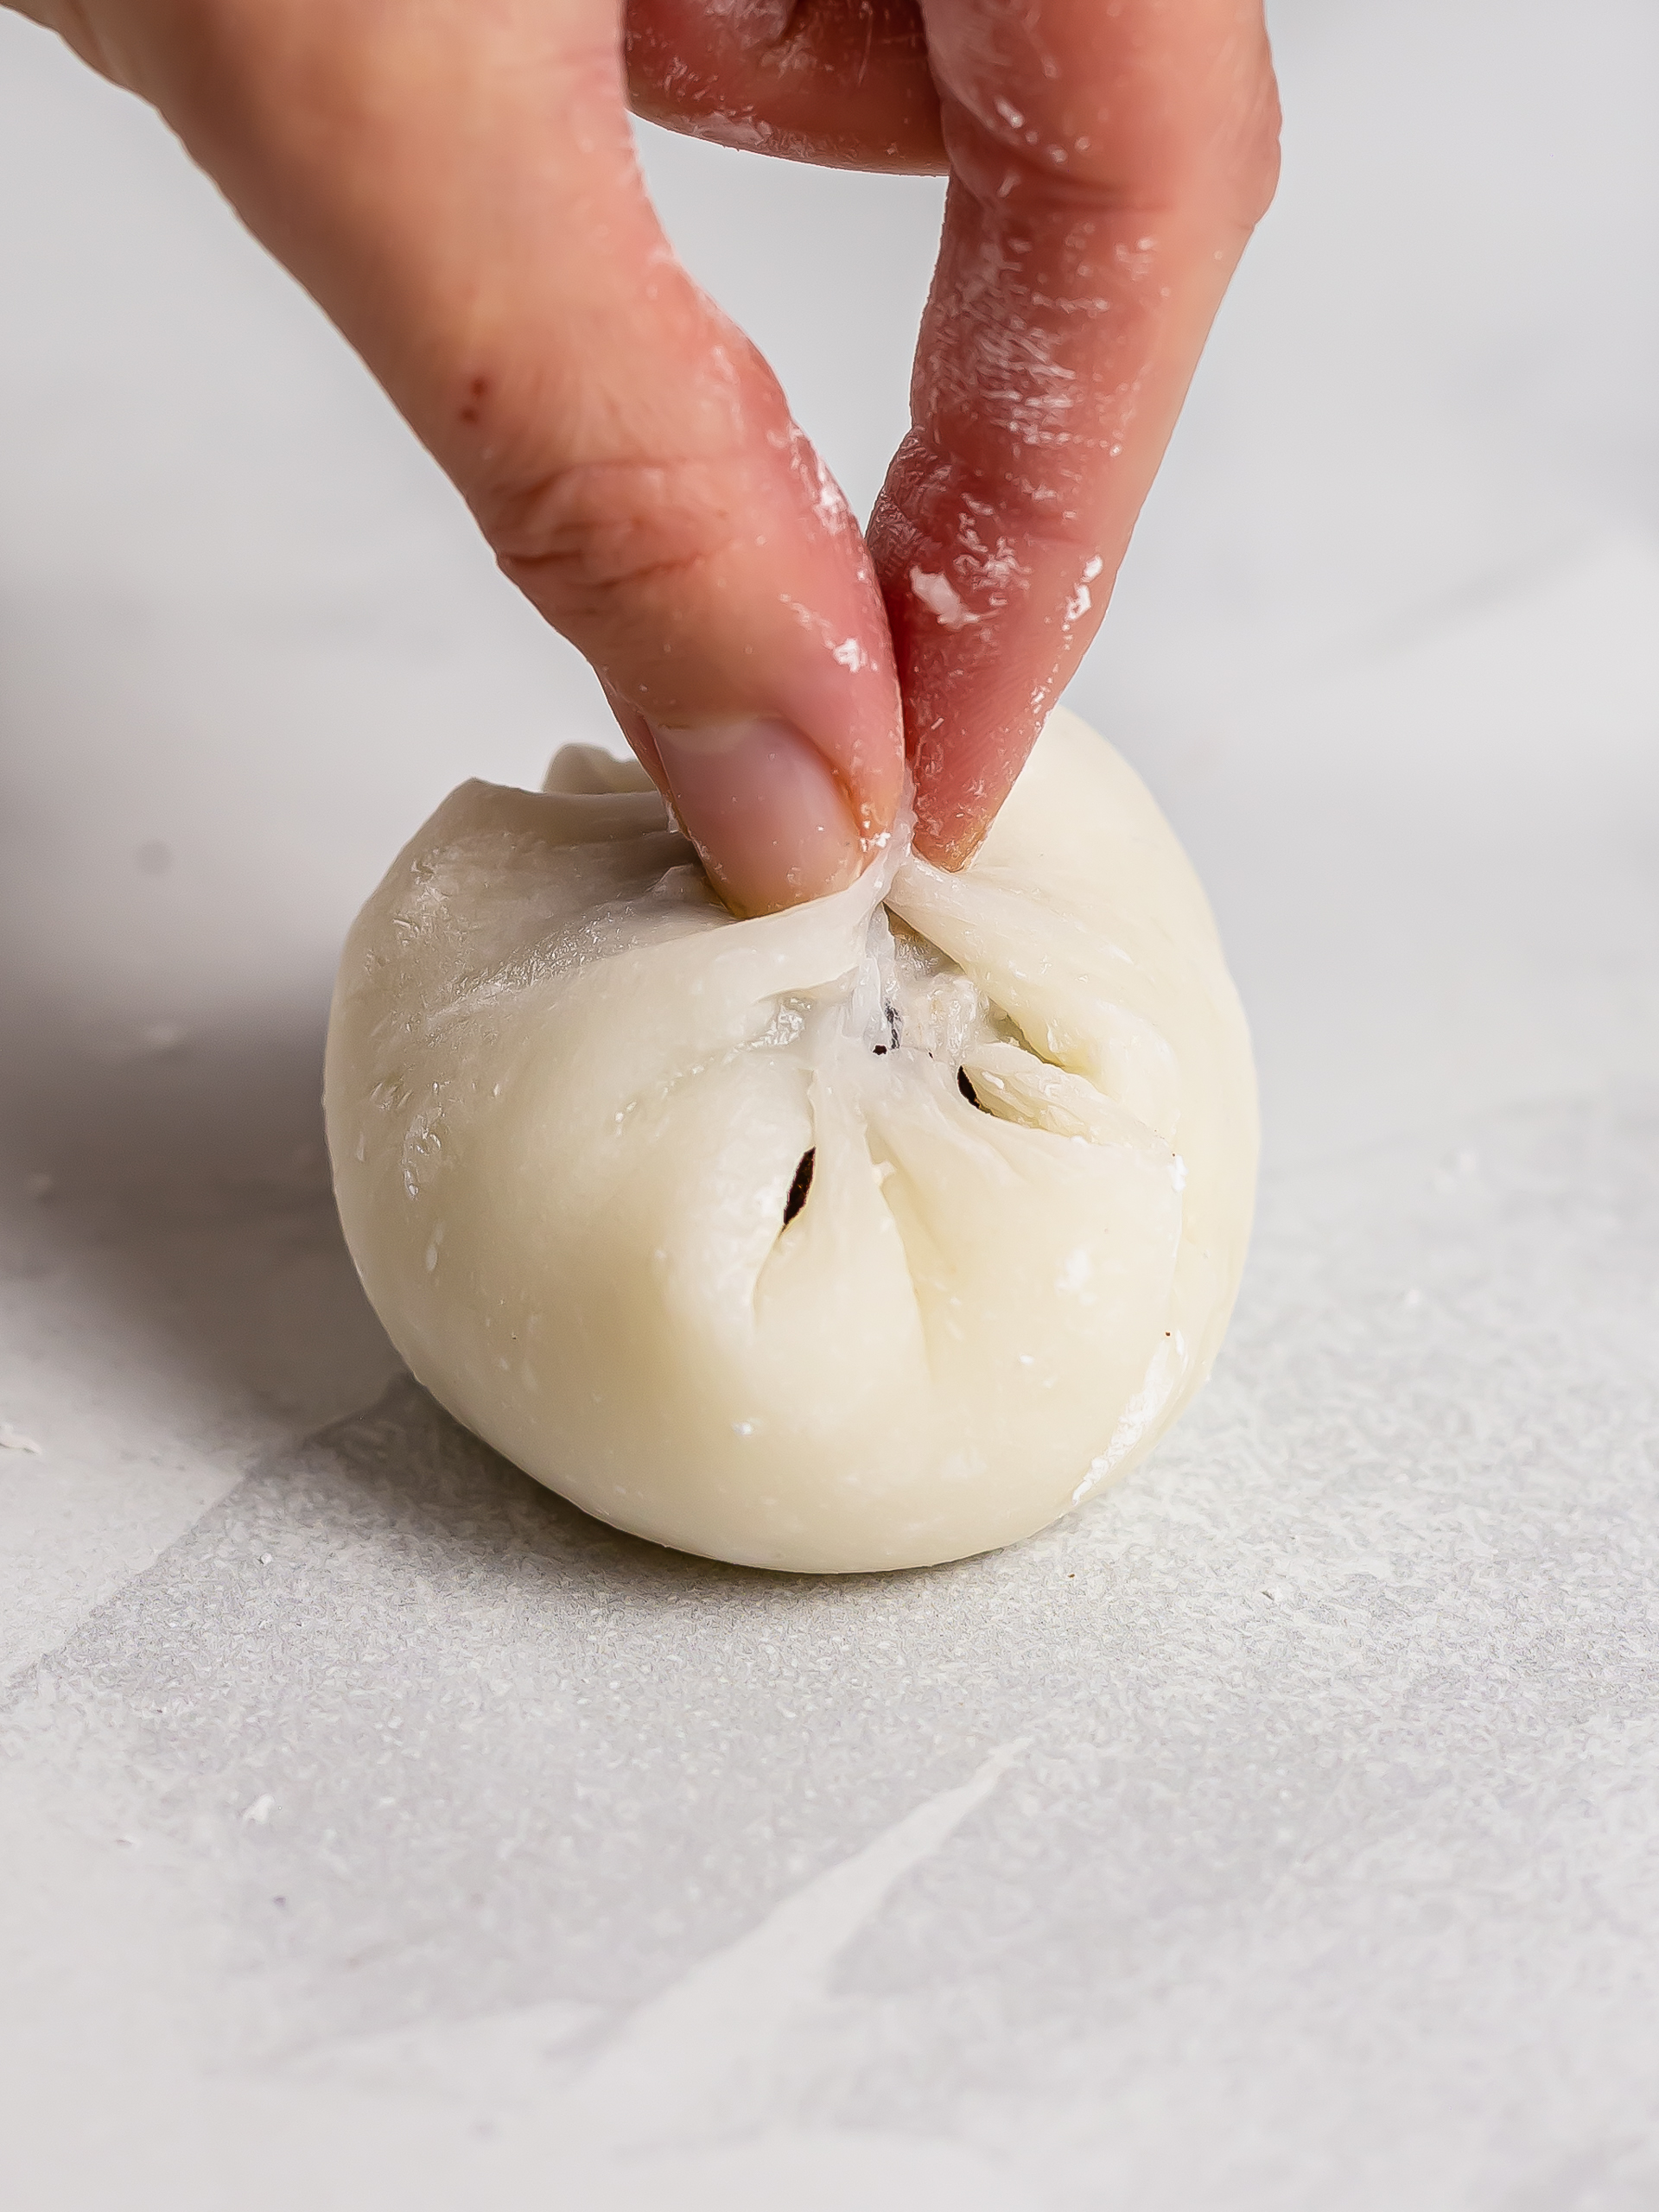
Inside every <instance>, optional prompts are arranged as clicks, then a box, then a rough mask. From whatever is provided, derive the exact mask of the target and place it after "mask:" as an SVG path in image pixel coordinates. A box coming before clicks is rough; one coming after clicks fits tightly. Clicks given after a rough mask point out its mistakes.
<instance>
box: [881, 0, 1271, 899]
mask: <svg viewBox="0 0 1659 2212" xmlns="http://www.w3.org/2000/svg"><path fill="white" fill-rule="evenodd" d="M921 4H922V12H923V16H924V18H925V23H926V28H927V36H928V51H929V55H930V59H931V66H932V69H933V74H934V78H935V81H936V82H937V84H938V88H939V93H940V100H941V108H942V114H943V120H944V143H945V147H946V149H947V151H948V153H949V155H950V168H951V181H950V190H949V194H948V196H947V199H946V203H945V219H944V238H943V240H942V243H941V245H940V250H939V259H938V269H937V270H936V272H935V276H934V280H933V289H932V291H931V296H930V297H929V300H928V304H927V309H926V312H925V315H924V318H923V322H922V333H921V339H920V343H919V345H918V349H917V354H916V367H915V373H914V377H913V380H912V391H911V406H912V429H911V431H910V434H909V435H908V436H907V437H906V439H905V441H904V443H903V444H902V445H901V446H900V447H899V452H898V454H897V455H896V456H895V458H894V460H893V466H892V467H891V468H890V469H889V471H888V473H887V482H886V484H885V486H883V488H882V492H881V495H880V499H878V501H877V503H876V508H875V512H874V515H873V516H872V518H871V524H870V532H869V537H870V545H871V550H872V551H873V553H874V556H875V560H876V565H877V569H878V570H879V572H880V578H881V583H882V589H883V594H884V596H885V598H886V601H887V614H888V620H889V622H890V624H891V626H892V630H893V643H894V646H895V649H896V652H897V656H898V664H899V677H900V682H901V684H902V687H903V690H904V695H905V713H906V744H907V747H908V750H909V753H910V760H911V766H912V772H913V774H914V776H915V779H916V801H917V842H918V844H919V846H920V847H921V849H922V850H923V851H924V852H925V854H927V855H929V856H930V857H931V858H933V859H935V860H938V861H944V863H945V864H947V865H950V866H957V865H960V863H961V862H962V861H963V860H965V859H966V858H967V857H968V856H969V854H971V852H972V851H973V850H974V849H975V847H976V845H977V843H978V842H979V840H980V839H981V837H982V836H983V835H984V832H985V829H986V828H987V826H988V823H989V822H990V821H991V818H992V817H993V816H994V815H995V812H996V810H997V808H998V807H999V806H1000V805H1001V802H1002V800H1003V799H1004V798H1006V796H1007V792H1008V790H1009V788H1010V787H1011V785H1013V782H1014V778H1015V777H1016V776H1017V775H1018V774H1019V772H1020V767H1021V766H1023V764H1024V761H1025V759H1026V755H1027V753H1029V751H1030V750H1031V747H1032V746H1033V743H1034V742H1035V741H1036V737H1037V734H1038V732H1039V730H1040V728H1042V723H1043V719H1044V717H1045V716H1046V714H1047V712H1048V709H1049V708H1050V707H1051V706H1052V703H1053V702H1054V700H1055V699H1056V698H1057V697H1058V695H1059V693H1060V691H1061V690H1063V689H1064V688H1065V683H1067V681H1068V680H1069V678H1070V677H1071V673H1072V671H1073V670H1074V669H1075V667H1076V666H1077V661H1078V660H1079V658H1081V656H1082V654H1083V652H1084V648H1085V646H1086V645H1088V644H1089V642H1090V639H1091V638H1092V637H1093V636H1094V633H1095V632H1096V629H1097V627H1098V626H1099V623H1100V619H1101V616H1102V614H1103V613H1104V611H1105V607H1106V602H1107V600H1108V598H1109V594H1110V592H1111V588H1112V585H1113V583H1114V582H1115V580H1116V574H1117V569H1118V566H1119V564H1120V563H1121V562H1122V557H1123V555H1124V552H1125V550H1126V549H1127V547H1128V541H1129V535H1130V532H1131V531H1133V529H1134V527H1135V518H1136V517H1137V515H1138V514H1139V513H1140V511H1141V502H1142V501H1143V500H1144V499H1145V498H1146V495H1147V490H1148V488H1149V487H1150V486H1151V483H1152V480H1153V477H1154V474H1156V471H1157V467H1158V464H1159V462H1160V460H1161V459H1162V457H1163V453H1164V448H1165V446H1166V444H1167V442H1168V440H1169V435H1170V432H1171V430H1172V429H1173V426H1174V422H1175V417H1176V416H1177V414H1178V413H1179V409H1180V405H1181V402H1182V400H1183V398H1184V397H1185V393H1186V388H1187V385H1188V383H1189V382H1190V380H1191V378H1192V372H1193V369H1194V368H1195V366H1196V365H1197V363H1198V354H1199V352H1200V350H1201V349H1202V347H1203V345H1204V341H1205V337H1206V336H1207V334H1208V333H1209V329H1210V325H1211V321H1212V319H1213V317H1214V315H1215V312H1216V309H1217V306H1218V305H1219V304H1220V302H1221V297H1222V295H1223V293H1224V290H1225V289H1226V286H1227V283H1228V279H1229V278H1230V276H1231V274H1232V271H1233V269H1234V267H1235V266H1236V264H1237V261H1238V257H1239V256H1240V254H1241V253H1242V252H1243V248H1244V245H1245V243H1246V241H1247V239H1248V238H1249V234H1250V232H1251V230H1252V229H1253V227H1254V226H1255V222H1256V220H1257V219H1259V217H1260V216H1261V214H1262V213H1263V211H1264V210H1265V208H1266V207H1267V205H1268V200H1270V199H1271V197H1272V194H1273V188H1274V182H1275V181H1276V177H1277V173H1278V153H1277V145H1278V102H1277V99H1276V95H1275V92H1274V79H1273V69H1272V64H1271V60H1270V59H1269V55H1268V41H1267V33H1266V29H1265V27H1264V25H1263V22H1262V9H1261V4H1260V0H1025V4H1023V5H1020V6H1018V7H1016V6H1014V5H1011V4H1009V0H921Z"/></svg>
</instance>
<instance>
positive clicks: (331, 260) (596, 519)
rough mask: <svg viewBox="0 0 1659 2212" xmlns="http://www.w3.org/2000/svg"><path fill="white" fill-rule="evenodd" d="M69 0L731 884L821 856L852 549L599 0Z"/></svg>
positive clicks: (857, 556)
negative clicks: (703, 289) (668, 205)
mask: <svg viewBox="0 0 1659 2212" xmlns="http://www.w3.org/2000/svg"><path fill="white" fill-rule="evenodd" d="M55 3H56V0H31V4H44V5H48V6H50V5H53V4H55ZM64 4H65V5H66V6H67V5H69V4H71V0H64ZM73 5H74V15H75V18H76V22H75V26H74V27H75V29H76V30H77V33H78V39H79V43H80V44H81V47H82V50H83V51H86V52H88V54H89V58H92V59H93V60H96V61H98V62H99V64H100V65H101V66H103V67H105V69H106V71H107V72H108V73H110V74H111V75H114V76H116V77H118V79H119V80H120V81H122V82H124V83H126V84H128V85H129V86H130V87H131V88H132V89H134V90H136V91H137V92H140V93H141V94H142V95H143V97H145V98H146V99H149V100H151V101H152V102H153V103H154V104H155V105H156V107H158V108H159V109H160V110H161V111H162V114H163V115H164V116H165V117H166V118H167V119H168V122H169V123H170V124H172V125H173V127H174V128H175V130H177V131H178V132H179V134H180V136H181V137H182V139H183V140H184V143H185V144H186V145H187V147H188V149H189V150H190V151H191V152H192V153H193V154H194V156H195V157H196V158H197V159H198V160H199V161H200V162H201V164H202V166H203V167H204V168H207V170H208V171H209V172H210V174H211V175H213V177H214V178H215V179H216V180H217V181H218V182H219V185H220V187H221V188H222V189H223V190H224V191H225V192H226V194H227V195H228V197H229V198H230V199H231V200H232V203H233V204H234V205H235V207H237V208H238V211H239V212H240V213H241V214H242V216H243V217H244V219H245V221H246V222H247V223H248V225H249V226H250V228H251V229H252V230H253V231H254V232H256V233H257V235H258V236H259V237H260V238H263V239H264V242H265V244H266V245H268V246H270V249H271V250H272V251H273V252H275V253H276V254H277V257H278V258H279V259H281V260H282V261H283V263H285V264H286V265H287V266H288V267H289V269H290V270H292V271H293V272H294V274H295V275H296V276H297V277H299V278H300V280H301V282H302V283H304V284H305V285H306V286H307V288H308V289H309V290H310V291H311V292H312V293H313V295H314V296H315V297H316V298H317V300H318V301H319V302H321V305H322V306H323V307H324V308H325V309H326V310H327V312H328V313H329V314H330V315H332V316H333V318H334V321H336V322H337V323H338V324H339V325H340V328H341V329H342V330H343V331H344V332H345V333H346V336H347V337H348V338H349V339H350V340H352V342H353V344H354V345H355V346H357V348H358V350H359V352H360V353H362V355H363V357H364V359H365V361H366V362H367V363H368V365H369V366H370V367H371V369H372V371H373V372H374V373H375V374H376V375H377V376H378V378H379V379H380V381H381V382H382V383H383V384H384V385H385V388H386V390H387V391H389V392H390V394H391V397H392V398H393V399H394V400H395V401H396V403H397V405H398V406H399V408H400V409H401V410H403V412H404V415H405V416H407V417H408V419H409V421H410V423H412V424H413V426H414V428H415V429H416V431H417V432H418V434H419V435H420V436H421V437H422V438H423V440H424V442H426V444H427V445H428V446H429V448H430V449H431V451H432V452H433V454H435V456H436V458H437V459H438V461H440V462H441V463H442V466H443V467H444V468H445V469H446V470H447V471H448V474H450V476H451V477H452V478H453V479H454V481H455V483H456V484H457V485H458V486H459V487H460V488H461V492H462V493H463V494H464V495H465V497H466V498H467V501H468V503H469V504H470V505H471V506H472V508H473V511H474V513H475V514H476V516H477V518H478V519H479V522H480V524H481V525H482V527H483V530H484V531H485V534H486V537H487V538H488V540H489V542H490V543H491V545H492V547H493V549H494V551H495V553H496V556H497V558H498V559H499V562H500V564H501V566H502V568H503V569H505V572H506V573H507V574H508V575H510V576H511V577H512V579H513V580H514V582H517V583H518V584H519V585H520V586H521V587H522V588H523V589H524V591H525V592H526V593H527V594H529V596H530V598H531V600H532V601H534V603H535V604H536V605H537V607H539V608H540V610H541V611H542V613H543V614H545V615H546V616H547V618H548V620H550V622H552V623H553V624H554V625H555V626H556V627H557V628H558V629H560V630H561V631H563V633H564V634H565V635H566V636H567V637H568V638H569V639H572V641H573V642H574V643H575V645H578V646H579V647H580V648H581V650H582V652H584V653H585V654H586V655H587V656H588V659H589V660H590V661H591V662H592V663H593V664H594V667H595V668H596V669H597V670H598V671H599V673H600V675H601V678H602V680H603V682H604V683H605V685H606V688H607V692H608V694H609V695H610V696H611V697H612V700H613V704H614V705H615V706H616V708H617V711H618V715H619V719H620V721H621V722H622V724H623V727H624V728H625V730H626V732H627V734H628V735H629V737H630V740H631V741H632V742H633V744H634V745H635V747H636V749H637V750H638V751H639V753H640V755H641V757H642V759H644V760H645V762H646V764H647V766H650V767H651V769H652V772H653V774H655V775H656V776H657V777H658V779H659V781H660V782H661V784H662V785H663V786H664V790H665V791H666V792H667V794H668V796H669V798H671V802H672V804H673V805H674V807H675V810H676V811H677V815H678V817H679V819H680V821H681V822H682V823H683V826H684V828H685V829H686V830H687V832H688V833H689V835H690V836H691V837H692V838H693V840H694V841H695V842H696V844H697V846H698V848H699V849H700V851H701V852H702V855H703V858H704V860H705V861H706V863H707V865H708V867H709V872H710V874H711V875H712V876H713V878H714V880H715V882H716V883H717V884H718V885H719V887H720V888H721V891H722V892H723V893H725V895H726V896H727V898H728V899H729V900H730V902H731V903H732V904H733V905H734V906H737V907H738V908H740V909H741V910H743V911H746V912H757V911H761V910H765V909H770V908H773V907H777V906H785V905H789V904H791V903H793V902H794V901H796V900H798V899H804V898H807V897H810V896H812V895H814V894H816V893H822V892H824V891H828V890H831V889H834V888H836V887H839V886H841V885H842V884H844V883H846V882H848V881H849V880H851V879H852V878H853V877H854V876H855V874H857V873H858V871H859V870H860V869H861V868H862V866H863V865H864V864H865V861H866V860H867V859H868V856H869V855H870V854H871V853H872V852H873V851H874V849H875V848H876V847H877V845H878V844H879V843H880V841H881V840H882V838H883V837H884V836H885V835H886V833H887V831H888V829H889V828H890V826H891V823H892V820H893V813H894V810H895V807H896V805H897V802H898V798H899V789H900V785H901V780H902V758H901V751H900V735H899V706H898V694H897V687H896V683H895V678H894V673H893V660H892V654H891V648H890V645H889V643H888V639H887V626H886V621H885V619H884V617H883V613H882V609H881V604H880V598H879V595H878V593H877V589H876V586H875V583H874V575H873V571H872V569H871V567H870V563H869V561H868V556H867V554H866V553H865V550H864V548H863V544H862V541H861V537H860V535H859V532H858V530H857V528H856V525H855V523H854V521H853V519H852V517H851V516H850V514H849V512H848V509H847V506H846V504H845V502H844V501H843V500H842V498H841V495H840V493H839V492H838V491H837V490H836V486H834V484H833V483H832V482H831V481H830V480H829V477H828V476H827V474H825V472H824V471H823V467H821V465H820V464H819V462H818V460H817V455H816V454H814V452H813V451H812V448H810V445H809V444H808V442H806V440H805V439H804V437H803V436H802V435H801V433H800V432H799V431H798V429H797V428H796V426H795V425H794V423H792V421H791V417H790V415H789V410H788V408H787V406H786V404H785V400H784V397H783V395H782V393H781V391H779V386H778V384H777V382H776V379H775V378H773V377H772V374H771V372H770V371H769V370H768V369H767V368H766V364H765V363H764V362H763V361H762V360H761V359H760V355H759V354H758V353H756V352H755V350H754V348H753V346H751V345H750V344H749V343H748V341H747V340H746V339H745V338H744V337H743V336H742V334H741V332H739V331H738V330H736V329H735V328H734V327H733V325H732V324H731V323H730V322H728V321H727V319H726V318H725V317H724V316H723V315H721V313H720V311H719V310H718V309H717V308H715V306H714V305H713V304H712V302H709V300H708V299H706V298H705V297H704V296H702V294H701V293H700V292H699V291H698V290H697V289H696V286H695V285H694V284H693V283H691V281H690V278H689V277H687V276H686V274H685V272H684V271H683V270H682V269H681V268H680V267H679V265H678V264H677V262H676V261H675V259H674V257H673V256H672V254H671V251H670V250H669V248H668V246H667V245H666V243H665V241H664V237H663V234H662V232H661V230H660V227H659V226H658V222H657V219H656V216H655V214H654V213H653V211H652V207H651V206H650V203H649V200H648V199H647V197H646V194H645V188H644V186H643V184H642V182H641V180H640V177H639V170H638V167H637V164H636V162H635V158H634V153H633V147H632V137H631V134H630V130H629V125H628V121H627V117H626V110H625V95H624V85H623V69H622V60H621V48H620V22H619V15H618V0H426V4H424V5H423V6H421V7H418V8H397V9H387V8H386V7H385V6H384V5H383V4H381V0H289V4H286V5H284V6H283V7H281V8H272V7H270V6H269V5H268V4H266V0H73Z"/></svg>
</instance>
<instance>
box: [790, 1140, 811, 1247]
mask: <svg viewBox="0 0 1659 2212" xmlns="http://www.w3.org/2000/svg"><path fill="white" fill-rule="evenodd" d="M816 1158H817V1146H816V1145H814V1146H813V1147H811V1148H810V1150H808V1151H806V1152H804V1153H803V1154H801V1164H800V1166H798V1168H797V1169H796V1170H795V1180H794V1181H793V1182H792V1183H791V1185H790V1186H789V1198H788V1202H787V1204H786V1205H785V1207H784V1227H785V1229H787V1228H788V1227H789V1224H790V1223H791V1221H793V1220H794V1218H795V1217H796V1215H797V1214H798V1213H799V1211H800V1210H801V1208H802V1207H803V1206H804V1205H805V1204H806V1194H807V1192H809V1191H810V1189H811V1187H812V1162H813V1160H815V1159H816Z"/></svg>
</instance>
